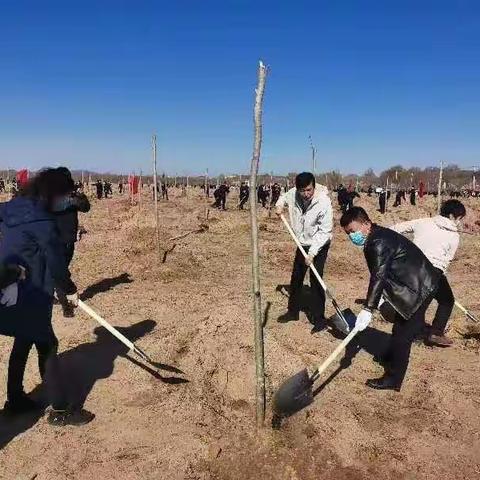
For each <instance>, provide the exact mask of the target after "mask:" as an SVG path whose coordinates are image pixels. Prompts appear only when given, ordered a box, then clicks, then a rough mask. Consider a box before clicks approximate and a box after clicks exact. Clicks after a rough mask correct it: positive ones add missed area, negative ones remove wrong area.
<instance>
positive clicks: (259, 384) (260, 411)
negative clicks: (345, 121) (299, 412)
mask: <svg viewBox="0 0 480 480" xmlns="http://www.w3.org/2000/svg"><path fill="white" fill-rule="evenodd" d="M266 78H267V68H266V67H265V65H264V64H263V63H262V62H260V63H259V65H258V83H257V88H256V90H255V93H256V95H255V107H254V125H255V130H254V135H255V136H254V142H253V156H252V164H251V171H250V220H251V233H252V277H253V314H254V322H255V366H256V418H257V427H263V425H264V421H265V365H264V346H263V318H262V317H263V316H262V297H261V291H260V258H259V253H258V219H257V195H256V191H257V174H258V166H259V161H260V151H261V147H262V105H263V93H264V91H265V81H266Z"/></svg>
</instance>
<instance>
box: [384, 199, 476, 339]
mask: <svg viewBox="0 0 480 480" xmlns="http://www.w3.org/2000/svg"><path fill="white" fill-rule="evenodd" d="M466 213H467V212H466V210H465V206H464V205H463V203H462V202H460V201H459V200H447V201H446V202H444V203H443V204H442V206H441V209H440V215H437V216H435V217H426V218H420V219H418V220H411V221H409V222H403V223H398V224H396V225H393V226H392V227H390V228H391V229H392V230H394V231H395V232H398V233H401V234H408V233H413V243H414V244H415V245H416V246H417V247H418V248H420V250H421V251H422V252H423V253H424V254H425V256H426V257H427V258H428V259H429V260H430V262H431V263H432V264H433V266H434V267H435V268H436V269H437V271H438V272H439V274H440V281H439V286H438V289H437V291H436V292H435V295H434V297H433V298H434V299H435V300H436V301H437V302H438V308H437V311H436V314H435V318H434V320H433V323H432V327H431V329H430V333H429V335H428V336H427V342H428V343H430V344H432V345H437V346H440V347H449V346H450V345H452V344H453V342H452V340H451V339H449V338H447V337H446V336H445V329H446V326H447V323H448V320H449V318H450V315H451V314H452V310H453V307H454V305H455V298H454V296H453V292H452V289H451V288H450V284H449V283H448V279H447V277H446V276H445V273H446V271H447V269H448V266H449V265H450V263H451V261H452V260H453V258H454V257H455V253H456V251H457V248H458V245H459V243H460V235H459V233H458V229H459V227H460V226H461V222H462V219H463V218H464V217H465V215H466Z"/></svg>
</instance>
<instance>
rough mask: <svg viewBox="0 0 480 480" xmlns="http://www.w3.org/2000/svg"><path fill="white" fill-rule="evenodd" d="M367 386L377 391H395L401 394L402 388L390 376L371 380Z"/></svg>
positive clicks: (367, 382)
mask: <svg viewBox="0 0 480 480" xmlns="http://www.w3.org/2000/svg"><path fill="white" fill-rule="evenodd" d="M365 384H366V385H367V386H368V387H370V388H374V389H375V390H395V391H396V392H399V391H400V388H401V386H402V385H401V384H400V383H399V382H398V381H397V380H395V379H394V378H393V377H390V376H383V377H381V378H370V379H369V380H367V381H366V383H365Z"/></svg>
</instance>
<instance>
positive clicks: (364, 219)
mask: <svg viewBox="0 0 480 480" xmlns="http://www.w3.org/2000/svg"><path fill="white" fill-rule="evenodd" d="M352 222H360V223H372V221H371V220H370V217H369V216H368V213H367V212H366V211H365V210H364V209H363V208H362V207H352V208H349V209H348V210H347V211H346V212H345V213H344V214H343V215H342V218H340V225H341V226H342V227H344V228H345V227H346V226H347V225H350V224H351V223H352Z"/></svg>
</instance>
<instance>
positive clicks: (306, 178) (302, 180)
mask: <svg viewBox="0 0 480 480" xmlns="http://www.w3.org/2000/svg"><path fill="white" fill-rule="evenodd" d="M309 185H313V186H315V177H314V175H313V173H310V172H303V173H299V174H298V175H297V177H296V178H295V186H296V187H297V188H298V189H300V188H307V187H308V186H309Z"/></svg>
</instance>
